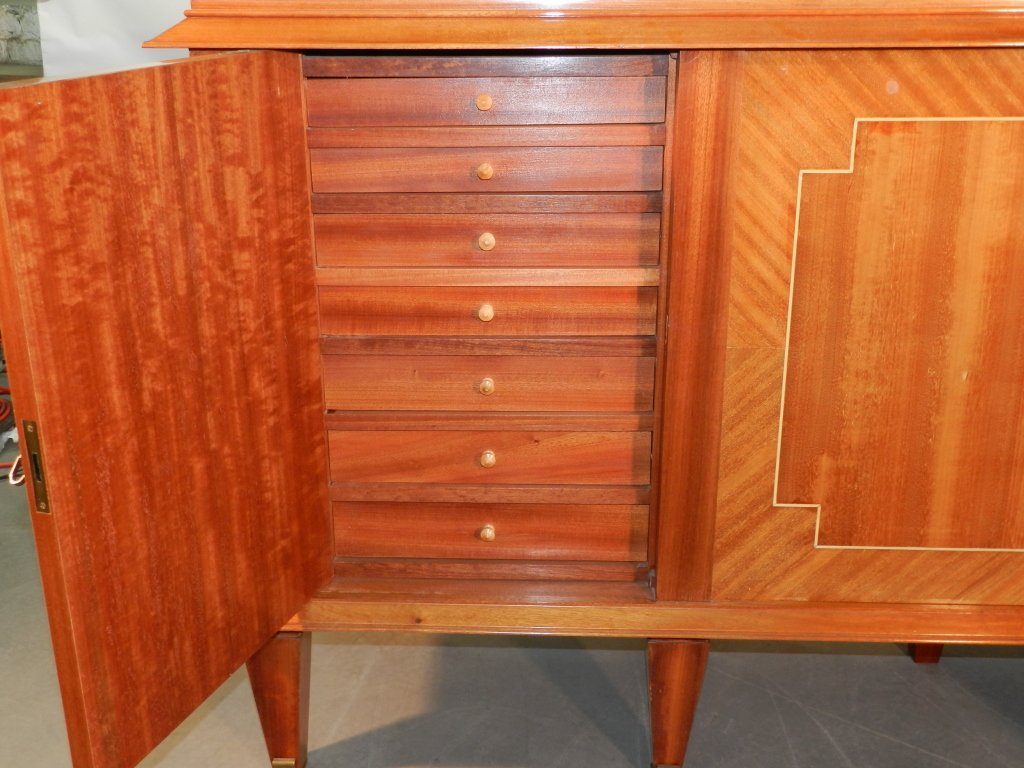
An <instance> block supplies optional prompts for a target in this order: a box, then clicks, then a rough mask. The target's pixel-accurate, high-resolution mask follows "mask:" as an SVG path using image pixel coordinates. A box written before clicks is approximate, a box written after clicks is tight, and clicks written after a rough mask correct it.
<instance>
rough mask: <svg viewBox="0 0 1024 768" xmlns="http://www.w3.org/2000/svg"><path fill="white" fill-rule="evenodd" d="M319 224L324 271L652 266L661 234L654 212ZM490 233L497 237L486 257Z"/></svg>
mask: <svg viewBox="0 0 1024 768" xmlns="http://www.w3.org/2000/svg"><path fill="white" fill-rule="evenodd" d="M314 224H315V228H316V251H317V263H318V264H320V265H321V266H325V267H326V266H341V267H389V266H390V267H431V266H445V267H491V266H503V267H548V268H552V267H628V266H638V265H652V264H657V263H658V246H659V243H660V234H661V216H659V215H658V214H656V213H578V214H575V215H569V216H566V215H556V214H547V215H544V214H541V215H533V216H531V215H514V214H498V213H490V214H488V213H480V214H475V215H467V214H462V215H458V214H455V215H444V214H376V215H366V214H347V215H345V214H334V215H326V216H317V217H315V219H314ZM484 233H489V234H490V235H492V236H493V245H491V247H490V249H489V250H486V251H485V250H483V248H482V247H481V244H480V238H481V236H482V235H484ZM485 244H486V241H485Z"/></svg>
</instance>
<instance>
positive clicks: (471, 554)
mask: <svg viewBox="0 0 1024 768" xmlns="http://www.w3.org/2000/svg"><path fill="white" fill-rule="evenodd" d="M332 512H333V517H334V537H335V555H337V556H338V557H423V558H434V557H436V558H464V559H500V560H596V561H607V562H627V561H641V560H646V559H647V519H648V508H647V507H646V506H630V505H624V504H621V505H620V504H606V505H593V506H586V505H579V504H408V503H406V504H403V503H379V502H358V503H356V502H335V503H334V504H333V505H332Z"/></svg>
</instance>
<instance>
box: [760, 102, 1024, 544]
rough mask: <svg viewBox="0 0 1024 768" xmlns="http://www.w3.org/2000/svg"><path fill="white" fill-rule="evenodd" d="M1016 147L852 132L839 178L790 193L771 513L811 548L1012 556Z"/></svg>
mask: <svg viewBox="0 0 1024 768" xmlns="http://www.w3.org/2000/svg"><path fill="white" fill-rule="evenodd" d="M1021 148H1024V120H1022V121H1012V122H1006V121H992V120H982V121H966V122H963V121H953V122H946V121H938V122H937V121H929V122H912V121H911V122H903V121H899V122H866V123H859V124H858V132H857V137H856V145H855V151H854V158H853V161H854V169H853V173H852V174H845V173H844V174H814V175H805V176H804V177H803V185H802V192H803V194H802V196H801V206H800V211H799V214H798V215H799V219H798V226H799V235H798V242H797V248H796V254H795V259H796V269H795V271H794V284H793V298H792V307H793V318H792V324H791V327H790V338H789V361H788V362H789V365H788V376H787V380H786V384H787V387H786V403H785V409H786V410H785V416H784V420H783V429H782V440H781V451H782V452H781V456H780V464H779V488H778V500H779V502H780V503H782V504H792V503H796V502H803V503H812V504H816V505H820V507H819V510H820V517H819V526H818V543H819V544H820V545H823V546H869V547H870V546H885V547H939V548H984V549H1022V550H1024V516H1022V515H1021V511H1022V510H1024V439H1022V438H1021V435H1022V434H1024V263H1022V262H1021V260H1020V259H1017V258H1014V254H1020V253H1024V226H1022V224H1021V217H1020V214H1021V212H1022V211H1024V151H1022V149H1021ZM881 328H884V329H885V332H884V334H880V333H879V329H881Z"/></svg>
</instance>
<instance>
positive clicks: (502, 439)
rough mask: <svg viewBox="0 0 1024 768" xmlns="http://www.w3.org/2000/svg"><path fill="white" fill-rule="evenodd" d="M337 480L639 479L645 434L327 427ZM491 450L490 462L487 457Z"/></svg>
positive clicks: (646, 456)
mask: <svg viewBox="0 0 1024 768" xmlns="http://www.w3.org/2000/svg"><path fill="white" fill-rule="evenodd" d="M328 442H329V446H330V455H331V458H330V471H331V480H332V481H333V482H339V483H469V484H473V485H481V484H486V485H490V484H498V483H514V484H521V485H646V484H648V483H649V482H650V479H651V434H650V432H487V431H446V430H417V431H411V430H395V431H383V430H381V431H376V430H367V431H333V432H330V433H329V434H328ZM488 452H491V453H492V454H493V457H494V465H493V466H490V467H487V466H484V464H485V463H488V462H487V461H486V460H487V459H488V458H489V456H488V455H487V453H488Z"/></svg>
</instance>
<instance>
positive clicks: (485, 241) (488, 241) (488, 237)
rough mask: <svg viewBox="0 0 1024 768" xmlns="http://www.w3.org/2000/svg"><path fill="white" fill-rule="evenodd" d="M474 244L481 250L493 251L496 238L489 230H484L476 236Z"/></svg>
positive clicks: (496, 241)
mask: <svg viewBox="0 0 1024 768" xmlns="http://www.w3.org/2000/svg"><path fill="white" fill-rule="evenodd" d="M476 244H477V245H479V246H480V250H481V251H493V250H494V246H496V245H497V244H498V239H497V238H496V237H495V236H494V235H493V234H491V233H490V232H484V233H483V234H482V235H480V237H478V238H477V240H476Z"/></svg>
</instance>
